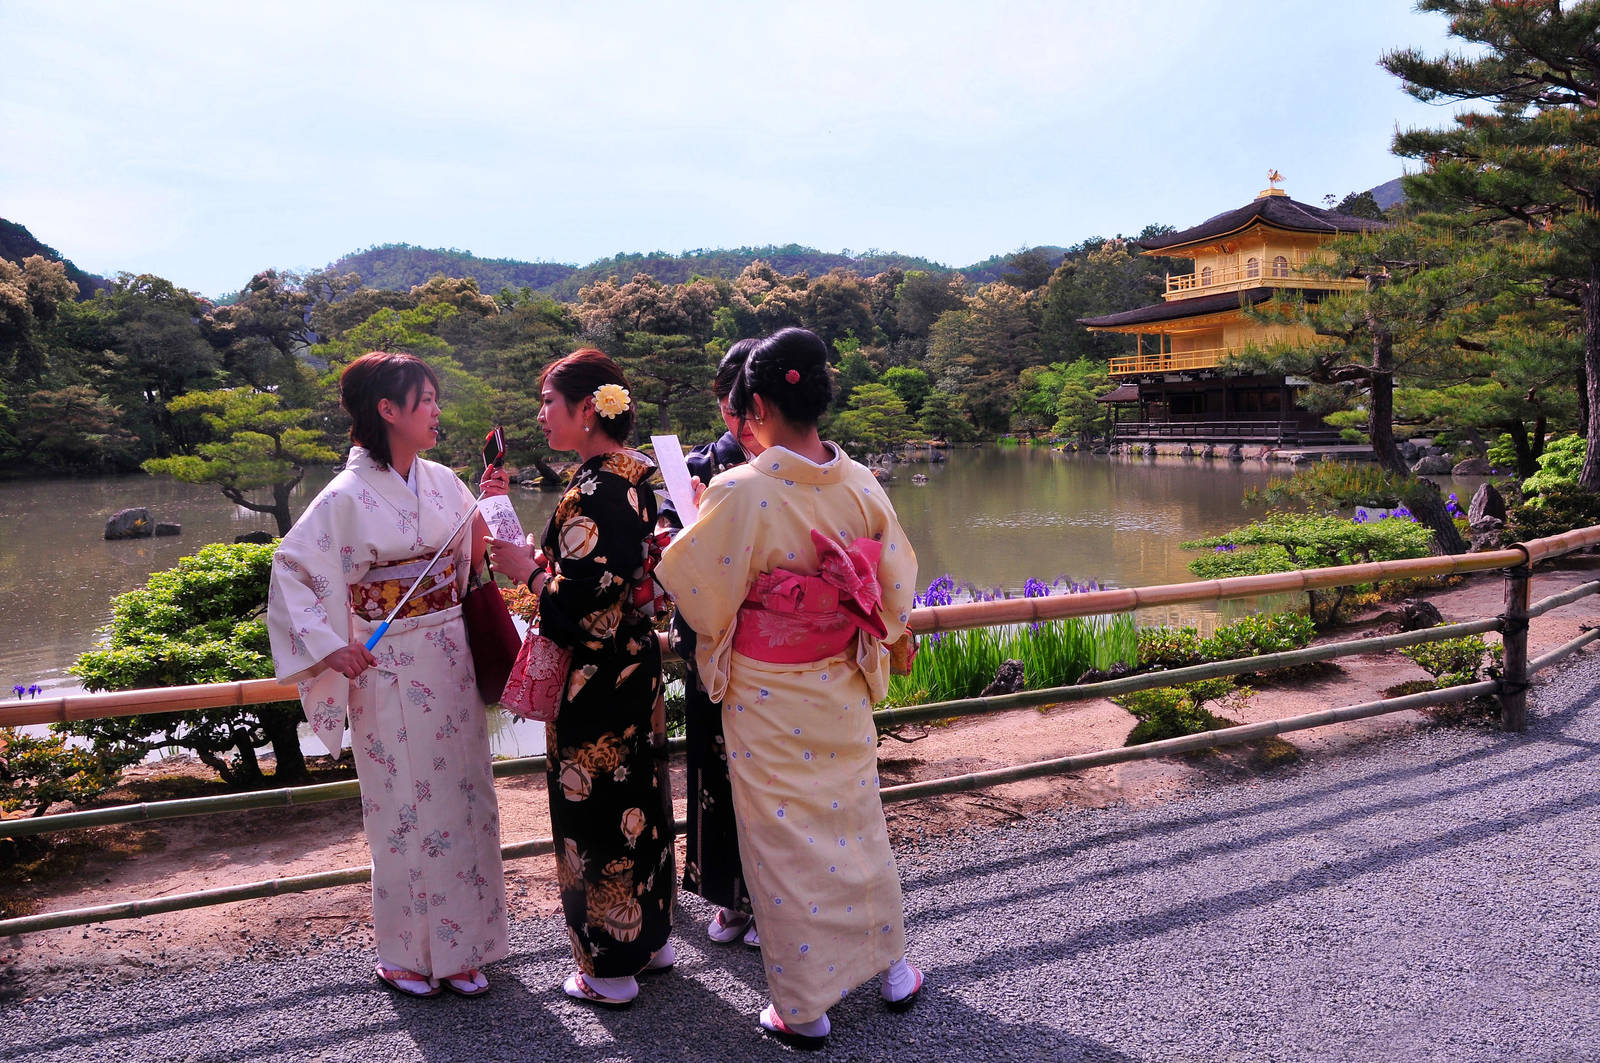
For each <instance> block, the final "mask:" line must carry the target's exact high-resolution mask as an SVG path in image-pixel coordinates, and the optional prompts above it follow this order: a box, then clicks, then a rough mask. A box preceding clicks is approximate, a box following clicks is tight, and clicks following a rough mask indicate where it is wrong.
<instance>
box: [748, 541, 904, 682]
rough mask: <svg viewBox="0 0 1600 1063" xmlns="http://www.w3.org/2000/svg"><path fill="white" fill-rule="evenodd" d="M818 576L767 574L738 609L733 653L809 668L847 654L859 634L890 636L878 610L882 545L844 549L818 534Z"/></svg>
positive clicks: (865, 544) (858, 544)
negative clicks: (805, 664) (863, 632)
mask: <svg viewBox="0 0 1600 1063" xmlns="http://www.w3.org/2000/svg"><path fill="white" fill-rule="evenodd" d="M811 542H812V545H814V546H815V547H816V548H817V568H818V572H817V574H816V575H815V576H808V575H806V574H804V573H801V572H791V571H789V570H788V569H785V568H779V569H774V570H773V571H771V572H764V573H762V574H761V575H760V576H757V577H756V581H755V584H754V586H752V587H751V588H750V593H749V594H748V595H747V596H746V597H745V600H744V603H743V604H742V605H740V606H739V616H738V620H737V622H736V627H735V628H734V632H733V649H734V652H735V653H741V654H743V655H744V656H746V657H753V658H754V659H756V660H758V661H767V662H770V663H772V664H804V663H806V662H808V661H820V660H825V659H826V658H829V657H833V656H836V655H838V654H840V653H842V652H844V651H845V650H846V649H847V648H848V647H849V646H850V644H851V643H852V642H853V641H854V640H855V636H856V632H857V631H865V632H866V633H867V634H869V635H872V636H874V637H876V638H880V639H881V638H883V637H884V636H885V635H886V634H888V631H887V629H886V628H885V627H884V625H883V621H882V620H881V619H880V618H879V617H878V610H879V608H880V607H881V606H882V604H883V592H882V588H881V587H879V585H878V557H879V555H880V554H881V553H882V552H883V544H882V543H880V542H878V541H877V540H876V539H856V540H854V541H852V542H851V543H850V545H849V546H841V545H840V544H839V543H838V542H836V541H835V540H833V539H830V538H828V537H827V536H826V535H823V534H822V533H821V532H819V531H816V530H815V529H813V530H812V532H811Z"/></svg>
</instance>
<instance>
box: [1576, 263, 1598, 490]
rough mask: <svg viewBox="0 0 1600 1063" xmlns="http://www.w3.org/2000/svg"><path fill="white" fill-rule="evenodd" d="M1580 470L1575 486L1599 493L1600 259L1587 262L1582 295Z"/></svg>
mask: <svg viewBox="0 0 1600 1063" xmlns="http://www.w3.org/2000/svg"><path fill="white" fill-rule="evenodd" d="M1583 396H1584V399H1585V402H1584V404H1583V409H1584V413H1585V414H1586V415H1587V416H1586V417H1585V418H1584V420H1585V422H1586V423H1585V424H1584V430H1583V438H1584V442H1585V451H1584V457H1583V471H1582V472H1580V473H1579V474H1578V486H1579V487H1582V488H1584V489H1585V490H1588V491H1600V417H1597V416H1595V411H1597V410H1600V259H1594V258H1591V259H1590V260H1589V283H1588V285H1587V286H1586V287H1585V288H1584V292H1583Z"/></svg>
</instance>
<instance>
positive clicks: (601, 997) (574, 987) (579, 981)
mask: <svg viewBox="0 0 1600 1063" xmlns="http://www.w3.org/2000/svg"><path fill="white" fill-rule="evenodd" d="M561 988H562V990H563V991H564V992H565V993H566V994H567V996H569V997H571V998H572V999H573V1000H583V1001H587V1002H588V1003H590V1004H599V1005H600V1006H601V1007H603V1008H625V1007H627V1006H628V1005H630V1004H632V1003H633V1000H634V997H636V996H638V995H639V987H638V984H637V983H635V985H634V990H633V996H629V997H608V996H606V995H605V994H604V993H602V992H600V991H599V990H597V989H595V988H594V987H593V986H591V985H590V984H589V981H588V979H586V978H584V976H583V973H582V972H575V973H573V974H569V975H567V980H566V981H565V982H562V983H561Z"/></svg>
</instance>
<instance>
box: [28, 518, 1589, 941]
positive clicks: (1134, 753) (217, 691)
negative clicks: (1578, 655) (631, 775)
mask: <svg viewBox="0 0 1600 1063" xmlns="http://www.w3.org/2000/svg"><path fill="white" fill-rule="evenodd" d="M1597 543H1600V526H1595V527H1591V528H1583V529H1578V530H1575V531H1571V532H1567V533H1564V534H1562V535H1558V536H1551V537H1549V538H1547V539H1540V540H1536V541H1534V542H1531V543H1518V544H1516V545H1514V546H1512V547H1510V548H1508V549H1505V550H1496V551H1489V552H1485V553H1482V554H1476V555H1466V556H1452V557H1439V558H1413V559H1408V560H1404V561H1387V562H1373V563H1369V564H1361V565H1346V566H1340V567H1337V568H1326V569H1312V570H1305V571H1299V572H1287V573H1273V574H1270V575H1265V576H1239V577H1233V578H1230V579H1223V580H1207V581H1201V582H1199V583H1189V584H1166V585H1160V586H1155V587H1143V588H1137V587H1136V588H1128V589H1122V590H1110V591H1094V592H1089V593H1086V594H1076V595H1068V596H1063V597H1059V598H1025V599H1010V600H1005V601H1000V602H974V603H963V604H961V605H950V606H936V607H932V608H925V609H919V610H915V611H914V612H913V614H912V617H911V627H912V630H914V631H917V632H934V631H950V630H955V629H958V628H968V627H980V626H989V625H998V624H1020V623H1030V622H1037V621H1043V620H1054V619H1064V618H1068V617H1085V616H1095V615H1102V614H1106V613H1113V612H1128V611H1131V610H1134V609H1139V608H1144V607H1147V606H1154V605H1170V604H1175V603H1180V602H1206V601H1218V600H1224V599H1230V598H1245V597H1254V596H1257V595H1262V594H1274V593H1292V592H1295V591H1304V590H1311V589H1314V588H1324V587H1334V586H1341V585H1345V584H1350V583H1368V582H1375V581H1378V580H1384V579H1402V578H1416V577H1420V576H1428V575H1449V574H1456V573H1465V572H1475V571H1487V570H1491V569H1496V568H1503V569H1506V570H1507V573H1506V576H1507V579H1506V584H1507V589H1506V607H1505V611H1504V613H1503V615H1502V616H1500V617H1495V618H1490V619H1484V620H1477V621H1470V622H1467V623H1462V624H1449V625H1442V626H1440V627H1437V628H1432V629H1425V630H1422V631H1413V632H1403V633H1400V634H1397V635H1389V636H1381V637H1376V638H1368V639H1354V640H1349V641H1346V642H1341V643H1333V644H1330V645H1324V646H1317V647H1307V648H1305V649H1302V650H1295V651H1289V652H1285V653H1276V654H1262V655H1258V656H1256V657H1249V658H1241V659H1238V660H1232V661H1216V662H1210V663H1207V664H1202V665H1195V666H1192V667H1189V668H1179V669H1172V670H1170V671H1164V672H1153V673H1143V674H1140V675H1135V676H1128V677H1124V678H1120V679H1114V680H1107V681H1104V682H1100V683H1088V684H1083V685H1080V686H1074V687H1055V688H1051V689H1048V690H1036V691H1024V692H1021V693H1018V694H1011V695H1002V696H999V697H990V698H972V699H965V700H962V701H955V702H940V703H933V704H928V705H919V706H910V707H907V708H902V709H883V710H879V711H878V712H875V713H874V714H873V716H874V720H875V721H876V722H877V723H879V724H880V725H889V726H892V725H894V724H897V723H906V722H912V721H914V720H925V719H937V718H948V717H952V716H963V715H974V714H977V713H983V712H995V711H1003V710H1008V709H1015V708H1024V707H1033V706H1036V705H1041V704H1055V703H1060V702H1064V701H1077V700H1084V699H1088V698H1095V697H1102V696H1106V695H1109V694H1115V693H1126V692H1130V691H1134V690H1143V689H1149V688H1151V687H1159V686H1171V685H1175V684H1178V683H1184V682H1192V681H1194V680H1198V679H1205V678H1213V677H1217V676H1223V675H1237V674H1240V673H1242V672H1247V671H1258V670H1263V669H1271V668H1282V667H1290V666H1292V665H1295V664H1304V663H1313V662H1316V661H1325V660H1330V659H1334V658H1337V657H1341V656H1349V655H1352V654H1356V653H1371V652H1380V651H1382V650H1387V649H1393V648H1397V647H1401V646H1408V645H1417V644H1421V643H1425V642H1433V641H1438V640H1440V639H1444V638H1455V637H1461V636H1465V635H1470V634H1477V633H1483V632H1488V631H1496V630H1498V631H1500V632H1501V634H1502V638H1503V640H1504V642H1505V646H1506V659H1505V669H1504V673H1503V676H1502V678H1501V679H1499V680H1491V681H1488V682H1481V683H1471V684H1465V685H1462V686H1455V687H1447V688H1445V689H1443V690H1433V691H1426V692H1423V693H1419V694H1412V695H1408V696H1406V697H1400V698H1390V699H1383V700H1380V701H1372V702H1364V703H1362V704H1359V705H1350V706H1345V707H1343V708H1336V709H1327V710H1323V711H1320V712H1315V713H1307V714H1303V715H1300V716H1293V717H1287V718H1283V719H1277V720H1267V721H1263V722H1260V723H1254V724H1245V725H1241V726H1237V727H1229V728H1224V729H1220V730H1217V731H1210V732H1205V733H1202V734H1195V735H1186V736H1183V737H1180V738H1172V739H1166V740H1163V741H1159V742H1151V743H1146V744H1144V745H1139V746H1131V747H1120V748H1116V749H1105V750H1099V751H1097V752H1093V753H1084V754H1075V755H1072V756H1068V757H1062V758H1057V759H1054V760H1048V761H1036V762H1032V763H1028V764H1021V765H1013V766H1011V767H1007V768H999V769H994V770H990V771H983V772H974V773H969V774H966V775H959V776H951V777H947V778H943V779H932V780H927V781H924V782H919V783H907V784H903V785H900V786H891V787H887V788H885V789H883V790H881V791H880V793H881V794H882V798H883V800H884V801H885V802H886V803H893V802H897V801H910V800H918V799H922V798H926V797H932V796H937V795H940V794H947V793H956V792H963V791H967V790H975V789H983V788H986V787H989V786H996V785H1000V784H1003V783H1008V782H1017V781H1021V780H1024V779H1031V778H1037V777H1041V776H1045V775H1052V774H1060V773H1063V772H1070V771H1080V770H1083V769H1086V768H1091V767H1098V766H1103V765H1108V764H1117V763H1123V762H1127V761H1133V760H1143V759H1152V758H1157V757H1162V756H1171V755H1175V754H1181V753H1187V752H1193V751H1196V750H1200V749H1207V748H1214V747H1217V746H1224V745H1235V744H1239V743H1242V742H1249V741H1254V740H1256V739H1259V738H1265V737H1270V736H1272V735H1277V734H1283V733H1286V732H1290V731H1298V730H1304V729H1306V728H1310V727H1321V726H1325V725H1327V724H1331V723H1339V722H1345V721H1349V720H1357V719H1364V718H1367V717H1371V716H1379V715H1384V714H1387V713H1392V712H1403V711H1407V710H1410V709H1415V708H1425V707H1428V706H1432V705H1439V704H1445V703H1447V702H1453V701H1459V700H1462V699H1464V698H1468V697H1475V696H1478V695H1480V694H1491V693H1494V694H1498V695H1499V696H1500V698H1501V704H1502V725H1503V726H1505V727H1507V728H1508V729H1520V727H1521V726H1522V722H1523V720H1522V711H1523V705H1522V702H1523V699H1524V696H1525V691H1526V687H1527V680H1528V678H1529V677H1530V676H1531V675H1532V674H1534V673H1536V672H1538V671H1540V670H1541V669H1543V668H1546V667H1549V666H1550V665H1552V664H1555V663H1557V662H1558V661H1560V660H1562V659H1564V658H1566V657H1567V656H1570V655H1571V654H1573V653H1575V652H1577V651H1578V650H1579V649H1581V648H1582V647H1583V646H1585V645H1587V644H1589V643H1590V642H1593V641H1594V640H1595V639H1597V638H1600V628H1597V629H1592V630H1588V631H1585V632H1584V633H1583V634H1582V635H1580V636H1578V637H1577V638H1575V639H1572V640H1571V641H1569V642H1567V643H1565V644H1564V645H1562V646H1560V647H1557V648H1556V649H1555V650H1552V651H1550V652H1549V653H1546V654H1544V655H1543V656H1541V657H1539V658H1537V659H1535V660H1532V661H1529V660H1527V659H1526V633H1527V621H1528V619H1529V618H1530V617H1534V616H1538V615H1541V614H1542V613H1544V612H1548V611H1549V610H1551V609H1555V608H1558V607H1560V606H1562V605H1567V604H1571V603H1572V602H1575V601H1578V600H1579V599H1580V598H1583V597H1585V596H1586V595H1589V594H1594V593H1597V592H1600V581H1594V582H1591V583H1586V584H1583V585H1582V586H1580V587H1575V588H1573V589H1571V590H1568V591H1564V592H1561V593H1559V594H1554V595H1550V596H1548V597H1546V598H1543V599H1540V600H1539V601H1538V602H1536V603H1533V604H1531V605H1530V604H1529V593H1528V592H1529V579H1530V566H1531V565H1532V564H1533V563H1534V562H1535V561H1538V560H1542V559H1546V558H1550V557H1554V556H1558V555H1560V554H1563V553H1567V552H1570V551H1572V550H1576V549H1581V548H1583V547H1586V546H1592V545H1595V544H1597ZM1519 639H1520V642H1521V646H1520V648H1518V647H1515V646H1514V645H1513V643H1514V642H1517V641H1518V640H1519ZM294 693H295V691H294V688H293V687H289V686H286V685H285V684H280V683H277V682H275V681H273V680H246V681H242V682H237V683H227V684H215V685H211V686H194V687H175V688H165V689H160V690H145V691H132V692H119V693H113V694H86V695H69V696H66V697H61V698H53V699H49V700H48V701H47V702H46V703H45V704H44V705H34V704H31V703H30V704H29V705H27V706H23V707H22V708H21V709H18V708H8V709H0V727H3V726H12V725H15V724H17V723H47V722H56V721H65V720H71V719H89V718H93V717H95V716H97V715H100V716H104V715H134V714H137V713H139V712H141V711H145V712H178V711H184V710H187V709H193V708H211V707H218V706H227V705H246V704H258V703H261V702H270V701H280V700H287V698H288V697H292V696H294ZM92 709H99V710H101V711H98V712H96V711H91V710H92ZM105 710H110V711H105ZM24 717H26V718H24ZM674 744H681V740H676V741H675V743H674ZM545 763H546V761H545V758H544V757H526V758H519V759H518V760H512V761H501V762H498V763H497V764H496V765H495V774H496V775H497V776H505V775H514V774H524V773H527V772H532V771H537V770H541V769H542V768H543V767H544V766H545ZM358 792H359V784H358V783H356V782H354V781H349V782H340V783H328V784H323V785H321V786H315V787H303V788H298V789H293V788H291V789H283V790H278V791H264V792H261V793H256V794H230V795H222V796H220V797H214V798H193V799H188V800H180V801H169V802H154V803H148V804H143V805H135V806H123V807H121V808H115V809H95V810H90V811H88V812H82V813H67V814H64V815H60V816H48V817H39V818H37V819H32V820H13V821H4V822H0V828H3V829H0V837H5V836H8V835H10V836H20V835H22V834H36V833H43V832H45V831H49V830H64V829H68V828H70V827H88V826H97V825H104V824H107V823H113V822H132V821H137V820H144V819H165V818H176V817H179V816H185V815H192V814H205V813H210V812H225V811H238V810H241V809H245V808H259V807H270V806H280V805H295V804H309V803H316V802H321V801H331V800H341V799H345V798H348V797H352V796H355V795H356V794H357V793H358ZM683 827H684V823H683V821H678V822H676V823H674V828H675V829H676V830H679V831H681V830H682V829H683ZM18 828H21V829H18ZM551 848H552V842H551V839H549V838H535V839H531V840H528V841H524V842H517V843H513V844H510V845H506V846H503V847H502V853H503V855H504V856H505V857H506V858H508V859H512V858H517V857H522V856H532V855H537V854H539V853H545V852H549V851H551ZM370 877H371V869H370V867H355V868H342V869H337V870H334V871H323V872H315V873H312V874H308V875H298V876H291V877H285V878H279V879H269V880H264V881H260V882H252V883H244V884H240V885H235V886H224V887H218V888H216V889H212V890H201V891H196V892H193V893H187V894H179V895H175V896H169V897H159V898H147V899H144V900H137V901H126V902H121V903H118V904H110V905H99V906H95V907H92V908H80V909H74V910H71V911H63V912H53V913H46V914H43V915H33V916H23V917H20V918H15V919H6V920H0V936H7V935H12V934H23V933H31V932H35V931H41V930H47V929H54V928H58V927H63V926H75V925H81V924H84V923H92V922H103V921H107V920H112V919H127V918H138V917H140V916H145V915H154V914H159V913H162V912H170V911H181V910H185V909H189V908H196V907H202V906H207V905H212V904H221V903H227V902H229V901H236V900H246V899H250V898H256V897H268V896H277V895H281V894H287V893H299V892H307V891H310V890H315V889H324V888H328V887H331V886H337V885H344V884H349V883H355V882H362V881H366V880H368V879H370Z"/></svg>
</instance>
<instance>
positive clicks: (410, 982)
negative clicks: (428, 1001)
mask: <svg viewBox="0 0 1600 1063" xmlns="http://www.w3.org/2000/svg"><path fill="white" fill-rule="evenodd" d="M374 970H376V971H377V973H378V981H380V982H382V983H383V984H384V985H386V986H388V987H389V988H390V989H392V990H394V991H395V992H396V993H399V994H400V995H401V996H403V997H417V998H419V999H423V998H427V997H436V996H438V995H439V994H440V993H442V992H444V991H443V990H442V989H440V988H439V987H438V986H436V985H434V984H433V983H432V982H431V981H429V979H428V976H427V975H424V974H418V973H417V972H416V971H408V970H406V969H405V968H404V967H385V966H384V965H383V964H381V963H380V964H378V965H377V966H376V967H375V968H374Z"/></svg>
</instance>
